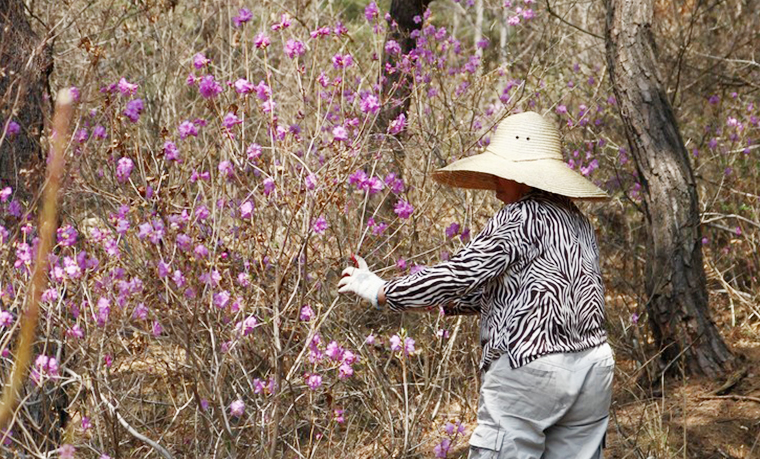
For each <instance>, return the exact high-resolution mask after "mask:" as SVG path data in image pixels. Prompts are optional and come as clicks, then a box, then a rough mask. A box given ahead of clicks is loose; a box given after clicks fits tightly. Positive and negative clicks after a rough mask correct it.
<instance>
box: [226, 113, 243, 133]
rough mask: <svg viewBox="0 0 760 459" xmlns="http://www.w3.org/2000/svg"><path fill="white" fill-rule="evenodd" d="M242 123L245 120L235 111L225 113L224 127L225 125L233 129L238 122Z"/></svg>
mask: <svg viewBox="0 0 760 459" xmlns="http://www.w3.org/2000/svg"><path fill="white" fill-rule="evenodd" d="M242 123H243V120H241V119H240V118H238V117H237V115H235V114H234V113H232V112H229V113H227V114H226V115H224V119H223V120H222V127H224V128H225V129H232V128H233V127H234V126H236V125H238V124H242Z"/></svg>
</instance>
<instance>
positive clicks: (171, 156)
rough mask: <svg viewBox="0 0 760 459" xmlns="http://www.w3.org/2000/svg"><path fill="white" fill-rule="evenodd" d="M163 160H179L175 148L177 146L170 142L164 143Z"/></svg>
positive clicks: (177, 151) (177, 150)
mask: <svg viewBox="0 0 760 459" xmlns="http://www.w3.org/2000/svg"><path fill="white" fill-rule="evenodd" d="M164 158H166V160H167V161H177V160H178V159H179V149H178V148H177V144H175V143H174V142H172V141H171V140H167V141H166V142H164Z"/></svg>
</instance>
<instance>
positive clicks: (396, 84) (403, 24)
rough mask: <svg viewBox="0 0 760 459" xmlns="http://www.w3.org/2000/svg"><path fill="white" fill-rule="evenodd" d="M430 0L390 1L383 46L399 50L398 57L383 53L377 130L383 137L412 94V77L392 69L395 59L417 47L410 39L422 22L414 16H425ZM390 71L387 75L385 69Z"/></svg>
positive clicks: (405, 108) (403, 110)
mask: <svg viewBox="0 0 760 459" xmlns="http://www.w3.org/2000/svg"><path fill="white" fill-rule="evenodd" d="M431 1H432V0H392V1H391V8H390V11H389V14H390V21H389V24H388V33H387V34H386V36H385V42H386V43H387V42H388V40H393V41H395V42H397V43H398V44H399V46H400V48H401V53H399V54H390V53H387V52H385V50H384V49H383V69H382V78H381V87H382V91H383V98H382V99H383V100H382V107H383V108H382V110H381V112H380V115H379V117H378V120H377V126H376V130H377V131H378V132H381V133H385V132H387V130H388V126H390V123H391V122H392V121H393V120H395V119H396V118H397V117H398V116H399V115H400V114H402V113H404V114H406V112H407V110H408V109H409V98H410V96H411V94H412V79H411V76H410V75H409V74H408V73H406V72H402V71H397V70H396V69H395V67H396V65H397V64H398V62H397V61H398V59H397V58H398V56H400V55H403V54H408V53H409V52H410V51H411V50H413V49H414V48H416V47H417V43H416V40H415V39H414V38H412V36H411V35H412V32H414V31H415V30H420V28H421V27H422V22H421V21H420V22H419V23H417V22H415V21H414V17H415V16H419V17H420V18H421V17H422V15H423V14H424V13H425V10H426V9H427V7H428V5H430V2H431ZM389 67H390V68H392V69H393V70H392V71H388V68H389Z"/></svg>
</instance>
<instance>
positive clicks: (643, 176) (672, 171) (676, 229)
mask: <svg viewBox="0 0 760 459" xmlns="http://www.w3.org/2000/svg"><path fill="white" fill-rule="evenodd" d="M652 11H653V10H652V0H608V3H607V25H606V30H605V39H606V47H607V65H608V67H609V70H610V78H611V81H612V85H613V88H614V91H615V96H616V97H617V100H618V107H619V110H620V114H621V117H622V119H623V123H624V125H625V133H626V136H627V138H628V143H629V144H630V148H631V154H632V156H633V158H634V160H635V163H636V168H637V171H638V174H639V178H640V180H641V185H642V189H643V209H644V213H645V216H646V219H647V228H648V236H649V240H648V244H647V266H646V280H645V289H646V298H647V300H648V301H647V313H648V316H649V324H650V326H651V328H652V332H653V334H654V338H655V340H656V344H657V345H658V346H659V348H660V349H661V350H662V358H663V364H664V365H665V366H664V368H663V371H665V370H667V369H675V368H676V367H677V365H673V363H680V364H682V365H683V367H684V370H685V371H686V372H687V373H689V374H702V375H706V376H710V377H714V376H718V375H721V374H723V373H724V372H725V371H726V370H728V369H730V367H731V366H732V365H733V363H734V359H733V356H732V354H731V352H730V351H729V349H728V347H727V346H726V344H725V343H724V342H723V339H722V338H721V336H720V333H719V332H718V330H717V328H716V326H715V324H714V323H713V322H712V321H711V320H710V315H709V310H708V298H707V287H706V279H705V271H704V266H703V264H702V248H701V235H700V217H699V205H698V204H699V202H698V198H697V189H696V185H695V182H694V175H693V172H692V169H691V164H690V163H689V157H688V154H687V151H686V148H685V147H684V144H683V139H682V138H681V134H680V132H679V131H678V126H677V123H676V119H675V115H674V113H673V109H672V107H671V106H670V103H669V101H668V97H667V94H666V93H665V91H664V89H663V86H662V84H661V77H660V75H659V74H658V70H657V59H656V55H655V52H656V50H655V43H654V39H653V36H652V30H651V21H652Z"/></svg>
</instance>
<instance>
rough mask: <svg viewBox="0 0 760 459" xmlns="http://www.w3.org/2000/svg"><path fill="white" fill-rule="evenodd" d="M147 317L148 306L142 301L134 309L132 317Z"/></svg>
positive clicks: (143, 318)
mask: <svg viewBox="0 0 760 459" xmlns="http://www.w3.org/2000/svg"><path fill="white" fill-rule="evenodd" d="M147 318H148V308H146V307H145V304H143V303H140V304H138V305H137V306H135V310H134V311H132V319H135V320H145V319H147Z"/></svg>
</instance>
